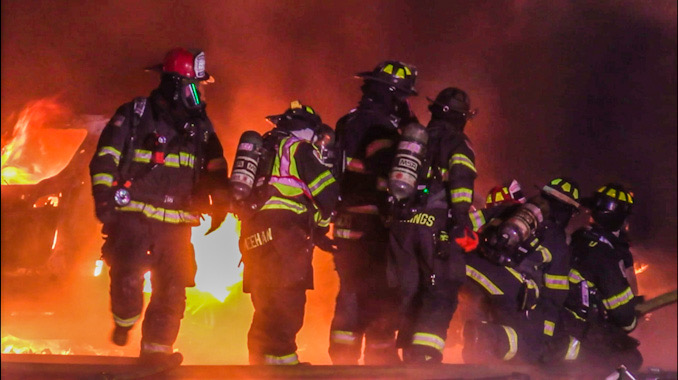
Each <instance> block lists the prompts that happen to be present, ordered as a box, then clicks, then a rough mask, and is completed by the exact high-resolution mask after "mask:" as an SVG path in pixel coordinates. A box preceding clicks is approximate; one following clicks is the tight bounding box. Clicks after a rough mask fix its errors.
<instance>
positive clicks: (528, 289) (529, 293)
mask: <svg viewBox="0 0 678 380" xmlns="http://www.w3.org/2000/svg"><path fill="white" fill-rule="evenodd" d="M537 300H539V286H537V284H536V283H535V282H534V280H532V279H531V278H529V277H528V276H525V275H523V285H522V286H521V288H520V290H519V291H518V311H525V310H532V309H534V308H535V307H536V306H537Z"/></svg>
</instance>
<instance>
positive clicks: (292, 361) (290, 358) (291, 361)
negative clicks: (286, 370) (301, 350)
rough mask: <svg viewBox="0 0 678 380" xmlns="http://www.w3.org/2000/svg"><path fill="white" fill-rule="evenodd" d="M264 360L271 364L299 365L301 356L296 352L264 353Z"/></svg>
mask: <svg viewBox="0 0 678 380" xmlns="http://www.w3.org/2000/svg"><path fill="white" fill-rule="evenodd" d="M264 362H265V363H266V364H271V365H297V364H299V357H298V356H297V353H296V352H295V353H293V354H289V355H284V356H276V355H264Z"/></svg>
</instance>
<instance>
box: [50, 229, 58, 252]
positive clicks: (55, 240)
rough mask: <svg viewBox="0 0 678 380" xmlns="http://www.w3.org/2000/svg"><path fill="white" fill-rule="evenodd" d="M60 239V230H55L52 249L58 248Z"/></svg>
mask: <svg viewBox="0 0 678 380" xmlns="http://www.w3.org/2000/svg"><path fill="white" fill-rule="evenodd" d="M58 237H59V230H54V240H53V241H52V249H54V247H56V243H57V238H58Z"/></svg>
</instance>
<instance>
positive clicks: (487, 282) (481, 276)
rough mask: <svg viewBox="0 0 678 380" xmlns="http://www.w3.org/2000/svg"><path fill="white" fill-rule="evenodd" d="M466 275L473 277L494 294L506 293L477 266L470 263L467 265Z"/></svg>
mask: <svg viewBox="0 0 678 380" xmlns="http://www.w3.org/2000/svg"><path fill="white" fill-rule="evenodd" d="M466 276H468V277H471V278H472V279H473V280H475V281H476V282H477V283H478V284H480V286H482V287H483V288H485V290H487V292H488V293H490V294H492V295H493V296H500V295H502V294H504V292H502V291H501V289H499V287H498V286H497V285H495V284H494V283H493V282H492V281H490V280H489V279H488V278H487V277H485V275H484V274H482V273H480V272H479V271H478V270H477V269H476V268H474V267H472V266H470V265H467V266H466Z"/></svg>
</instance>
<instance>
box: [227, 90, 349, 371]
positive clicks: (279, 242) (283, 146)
mask: <svg viewBox="0 0 678 380" xmlns="http://www.w3.org/2000/svg"><path fill="white" fill-rule="evenodd" d="M268 120H269V121H270V122H272V123H273V124H274V125H275V128H274V129H273V130H272V131H270V132H269V133H267V134H266V135H265V137H264V142H263V146H264V148H265V151H266V152H265V153H264V154H265V155H270V156H269V157H270V159H264V160H263V162H260V163H259V165H260V169H259V170H258V174H257V178H256V180H255V183H256V185H255V188H254V189H253V193H252V195H251V196H250V198H248V202H247V203H248V206H247V208H248V209H249V212H248V213H243V214H242V216H241V221H242V229H241V235H240V252H241V253H242V261H243V264H244V273H243V291H244V292H246V293H250V294H251V298H252V304H253V306H254V315H253V317H252V324H251V326H250V330H249V333H248V334H247V348H248V350H249V361H250V364H269V365H296V364H299V357H298V356H297V345H296V335H297V333H298V332H299V330H300V329H301V326H302V323H303V321H304V307H305V305H306V290H308V289H312V288H313V268H312V266H311V261H312V258H313V246H314V243H315V244H319V243H318V242H320V241H325V239H324V238H325V236H324V235H325V234H326V233H327V231H328V226H329V221H330V216H331V214H332V211H333V209H334V205H335V202H336V200H337V195H338V191H339V186H338V183H337V182H336V181H335V178H334V176H333V175H332V173H331V172H330V167H329V166H327V165H326V164H325V162H324V160H323V157H322V155H321V152H320V150H319V149H318V148H317V147H316V146H315V145H313V143H312V142H313V141H314V140H315V135H316V134H318V132H320V129H321V126H322V122H321V119H320V116H318V114H317V113H316V112H315V110H314V109H313V108H311V107H310V106H308V105H304V104H301V103H300V102H298V101H294V102H292V103H291V105H290V108H289V109H287V110H286V111H285V112H284V113H283V114H280V115H274V116H269V117H268ZM267 162H268V163H269V164H267Z"/></svg>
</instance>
